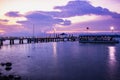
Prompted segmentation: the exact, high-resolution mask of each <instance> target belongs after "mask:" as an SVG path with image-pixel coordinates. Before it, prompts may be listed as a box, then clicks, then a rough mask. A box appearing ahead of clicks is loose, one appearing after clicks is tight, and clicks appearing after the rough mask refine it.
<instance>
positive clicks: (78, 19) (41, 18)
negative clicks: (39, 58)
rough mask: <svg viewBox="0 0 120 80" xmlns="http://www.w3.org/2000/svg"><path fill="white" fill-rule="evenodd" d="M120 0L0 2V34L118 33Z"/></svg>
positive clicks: (28, 0)
mask: <svg viewBox="0 0 120 80" xmlns="http://www.w3.org/2000/svg"><path fill="white" fill-rule="evenodd" d="M119 7H120V0H0V35H30V34H32V29H33V25H34V27H35V33H36V34H37V35H38V34H42V33H51V32H53V31H54V30H55V31H56V33H58V32H61V33H62V32H67V33H71V32H72V33H75V32H84V31H86V27H89V31H110V27H111V26H113V27H114V28H115V30H116V31H120V8H119Z"/></svg>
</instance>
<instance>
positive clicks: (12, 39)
mask: <svg viewBox="0 0 120 80" xmlns="http://www.w3.org/2000/svg"><path fill="white" fill-rule="evenodd" d="M6 40H7V41H9V44H10V45H14V44H15V40H18V42H19V44H24V43H25V41H27V42H26V43H28V44H29V43H39V42H59V41H77V40H78V37H76V36H73V35H72V36H68V37H59V36H55V37H1V38H0V46H2V45H4V42H5V41H6Z"/></svg>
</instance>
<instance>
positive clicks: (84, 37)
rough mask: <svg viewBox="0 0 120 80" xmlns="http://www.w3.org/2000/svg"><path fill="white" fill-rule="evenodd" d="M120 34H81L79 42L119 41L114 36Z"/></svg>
mask: <svg viewBox="0 0 120 80" xmlns="http://www.w3.org/2000/svg"><path fill="white" fill-rule="evenodd" d="M117 37H120V35H115V34H81V35H79V42H80V43H119V40H117V39H116V38H117Z"/></svg>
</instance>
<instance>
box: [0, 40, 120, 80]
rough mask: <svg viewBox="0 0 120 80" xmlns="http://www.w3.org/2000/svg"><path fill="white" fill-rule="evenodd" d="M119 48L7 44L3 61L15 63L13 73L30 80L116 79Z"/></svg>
mask: <svg viewBox="0 0 120 80" xmlns="http://www.w3.org/2000/svg"><path fill="white" fill-rule="evenodd" d="M119 46H120V44H118V45H113V44H111V45H109V44H81V43H78V42H50V43H38V44H21V45H4V46H1V49H0V62H6V61H10V62H12V63H13V70H12V71H11V73H16V74H20V75H22V76H24V77H27V78H28V79H29V80H117V79H120V77H119V76H118V75H119V74H118V73H119V71H120V68H119V67H118V66H120V61H119V60H118V59H117V57H118V58H120V56H116V55H119V54H120V52H119V51H118V50H117V49H118V48H119ZM28 56H29V57H28ZM116 77H117V78H116Z"/></svg>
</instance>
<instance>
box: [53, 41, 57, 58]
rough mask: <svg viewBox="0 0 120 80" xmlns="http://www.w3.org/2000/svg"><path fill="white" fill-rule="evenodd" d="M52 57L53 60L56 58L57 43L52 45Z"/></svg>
mask: <svg viewBox="0 0 120 80" xmlns="http://www.w3.org/2000/svg"><path fill="white" fill-rule="evenodd" d="M53 55H54V57H55V58H56V57H57V43H56V42H54V43H53Z"/></svg>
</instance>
